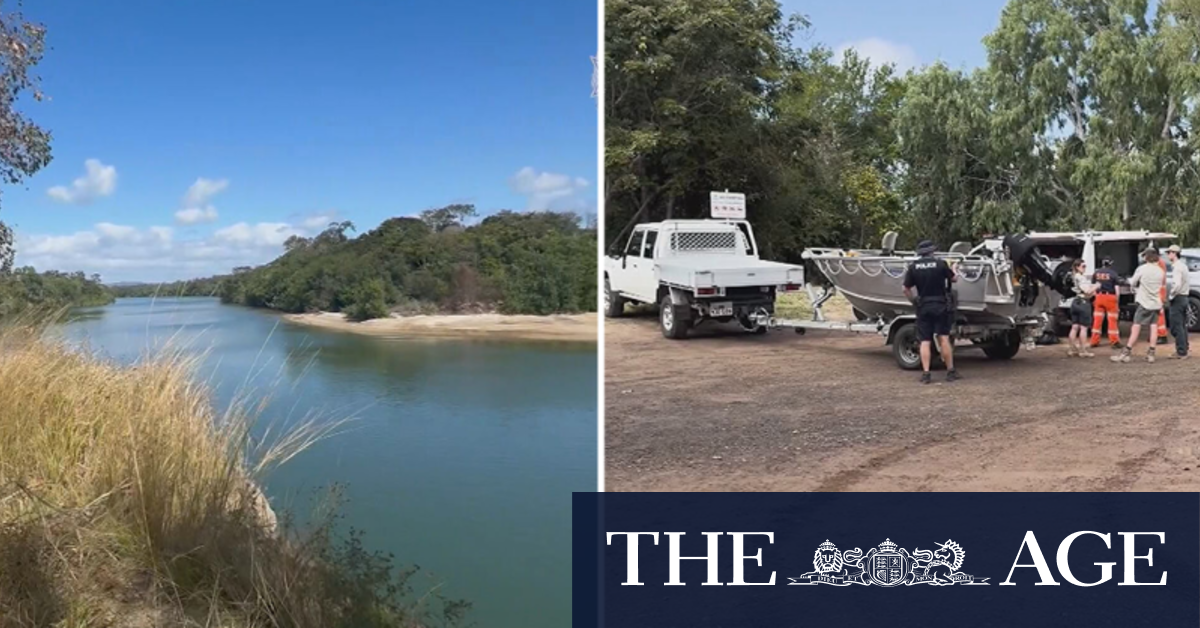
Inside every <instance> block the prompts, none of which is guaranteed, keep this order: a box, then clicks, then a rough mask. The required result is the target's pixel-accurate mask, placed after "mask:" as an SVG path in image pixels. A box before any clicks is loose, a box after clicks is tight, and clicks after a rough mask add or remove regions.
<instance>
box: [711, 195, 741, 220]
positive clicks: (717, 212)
mask: <svg viewBox="0 0 1200 628" xmlns="http://www.w3.org/2000/svg"><path fill="white" fill-rule="evenodd" d="M709 205H710V206H711V211H712V217H713V218H723V219H725V220H745V219H746V195H745V194H742V193H740V192H729V191H725V192H709Z"/></svg>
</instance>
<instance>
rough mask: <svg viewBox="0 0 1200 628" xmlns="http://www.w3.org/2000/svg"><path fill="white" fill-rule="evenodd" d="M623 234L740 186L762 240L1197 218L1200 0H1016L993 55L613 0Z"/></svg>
mask: <svg viewBox="0 0 1200 628" xmlns="http://www.w3.org/2000/svg"><path fill="white" fill-rule="evenodd" d="M606 11H607V22H606V30H605V35H606V38H607V41H606V58H605V71H606V74H605V84H606V94H605V100H604V106H605V107H606V116H605V122H606V129H605V132H606V146H607V151H606V157H605V168H606V176H605V185H606V187H605V197H606V210H605V211H606V237H607V238H608V240H609V242H612V241H613V240H615V239H617V238H620V237H621V236H622V235H623V229H624V228H625V227H627V226H628V225H629V224H631V223H633V222H640V221H646V220H657V219H663V218H672V217H674V218H699V217H706V216H707V215H708V193H709V191H711V190H723V189H729V190H731V191H741V192H745V193H746V195H747V202H748V217H749V218H750V220H751V221H752V222H753V223H754V224H755V226H756V227H757V231H758V233H759V236H760V238H759V239H760V241H761V242H760V243H761V245H762V249H763V253H764V254H765V255H768V256H772V257H775V258H779V259H787V260H797V259H798V258H799V254H800V252H801V251H802V250H803V248H804V247H806V246H814V245H831V244H836V245H841V246H861V245H867V244H870V243H874V242H878V238H879V236H880V235H881V234H882V233H883V232H885V231H888V230H892V229H899V230H900V231H901V233H902V234H903V236H904V239H905V240H906V241H910V242H915V241H916V240H918V239H921V238H925V237H930V238H935V239H938V240H940V241H943V242H947V243H948V242H949V241H953V240H975V239H978V238H979V237H981V236H982V235H984V234H988V233H999V232H1006V231H1022V230H1032V229H1084V228H1089V229H1116V228H1146V229H1168V230H1172V231H1175V232H1176V233H1179V234H1180V235H1182V236H1184V237H1185V238H1188V239H1193V240H1194V239H1196V238H1198V237H1200V157H1198V155H1200V152H1198V149H1200V140H1198V139H1197V136H1196V128H1197V126H1196V125H1197V123H1198V122H1200V0H1163V1H1162V2H1159V3H1157V5H1156V6H1155V7H1154V9H1153V10H1151V9H1150V7H1149V6H1148V3H1147V0H1010V2H1009V3H1008V5H1007V6H1005V7H1004V9H1003V12H1002V14H1001V16H1000V20H999V26H998V27H997V28H996V30H995V31H994V32H993V33H991V34H990V35H988V36H987V37H986V38H984V40H983V42H982V45H983V46H984V47H985V50H986V52H987V63H986V65H985V66H984V67H981V68H977V69H975V70H973V71H969V72H968V71H962V70H955V69H951V68H949V67H947V66H945V65H943V64H940V63H935V64H933V65H930V66H927V67H924V68H921V69H918V70H911V71H909V72H908V73H907V74H905V75H903V76H900V75H897V74H896V73H895V72H894V70H893V69H892V68H890V67H887V66H884V67H877V68H876V67H873V66H872V65H871V64H870V63H869V62H868V61H867V60H866V59H862V58H860V57H858V56H857V55H856V54H855V53H854V52H853V51H852V50H851V51H849V52H847V53H846V54H845V55H844V56H843V57H841V58H835V56H834V54H833V53H832V52H831V51H830V50H829V49H827V48H825V47H823V46H821V45H814V46H811V47H808V48H804V47H803V46H802V45H798V44H797V43H796V42H803V41H805V39H804V38H803V37H797V34H798V33H799V32H801V31H803V30H804V29H806V28H808V26H809V24H808V21H807V20H806V19H805V18H803V17H801V16H793V17H790V18H789V17H787V16H785V15H783V13H782V12H781V10H780V7H779V4H778V2H776V0H616V1H612V2H608V3H606Z"/></svg>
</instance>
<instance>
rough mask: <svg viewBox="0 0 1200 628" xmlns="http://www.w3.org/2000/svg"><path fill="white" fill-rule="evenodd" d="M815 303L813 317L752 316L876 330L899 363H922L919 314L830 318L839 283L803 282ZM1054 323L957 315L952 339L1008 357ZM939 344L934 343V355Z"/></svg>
mask: <svg viewBox="0 0 1200 628" xmlns="http://www.w3.org/2000/svg"><path fill="white" fill-rule="evenodd" d="M804 289H805V291H806V292H807V293H808V297H809V301H810V302H811V303H812V309H813V315H812V319H811V320H805V319H796V318H779V317H776V316H773V315H771V314H770V313H769V312H767V311H766V310H765V309H764V310H759V311H758V312H757V313H755V315H754V317H753V322H754V324H755V325H759V326H762V327H765V328H767V329H789V328H790V329H792V330H794V331H795V332H796V333H797V334H804V333H805V332H806V331H808V330H809V329H819V330H827V331H840V332H849V333H855V334H877V335H880V336H883V337H884V339H885V340H884V344H885V345H890V346H891V347H892V353H893V355H894V356H895V358H896V363H897V364H898V365H899V366H900V368H902V369H905V370H915V369H918V368H920V367H921V355H920V338H919V335H918V332H917V325H916V322H917V316H916V314H915V313H914V314H908V313H906V314H900V315H897V316H895V317H892V318H891V319H885V318H884V317H883V316H878V317H877V318H875V319H873V320H859V321H831V320H829V319H827V318H826V317H825V313H824V311H823V309H822V307H823V306H824V305H825V303H826V302H827V301H829V299H832V298H833V297H834V296H835V295H837V287H836V286H833V285H828V286H825V287H824V288H823V290H822V291H821V292H820V293H819V294H818V293H817V292H816V291H815V290H814V288H813V285H812V284H809V283H806V284H805V286H804ZM1050 324H1051V321H1050V317H1049V316H1048V315H1047V314H1042V315H1040V316H1036V317H1030V318H1028V319H1022V320H1016V319H1012V318H1008V319H1002V320H999V321H997V322H987V323H973V322H969V321H966V320H964V319H962V318H961V317H958V316H955V321H954V324H953V326H952V328H951V330H950V337H951V339H953V340H969V341H971V343H972V344H973V346H974V347H977V348H979V349H982V350H983V352H984V354H986V355H987V356H988V357H989V358H992V359H1000V360H1007V359H1011V358H1013V357H1014V356H1016V355H1017V353H1018V352H1019V351H1020V349H1021V347H1022V346H1024V347H1025V349H1026V350H1027V351H1031V350H1033V349H1034V347H1035V344H1036V338H1037V337H1039V336H1040V335H1041V334H1042V331H1043V330H1044V329H1046V328H1047V327H1048V326H1049V325H1050ZM937 352H938V348H937V345H936V344H935V345H934V354H935V359H936V358H937Z"/></svg>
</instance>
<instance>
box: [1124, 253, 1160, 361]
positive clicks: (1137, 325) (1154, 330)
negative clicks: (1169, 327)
mask: <svg viewBox="0 0 1200 628" xmlns="http://www.w3.org/2000/svg"><path fill="white" fill-rule="evenodd" d="M1142 258H1143V259H1144V260H1145V262H1144V263H1143V264H1142V265H1141V266H1138V269H1137V270H1136V271H1134V273H1133V276H1132V277H1130V278H1129V287H1130V288H1134V289H1135V290H1136V292H1135V293H1134V298H1133V300H1134V301H1136V302H1137V312H1135V313H1134V315H1133V327H1131V328H1129V342H1128V343H1126V345H1125V349H1124V350H1123V351H1121V353H1119V354H1117V355H1114V356H1113V357H1112V361H1113V362H1128V361H1129V360H1130V359H1131V357H1132V356H1133V350H1134V348H1136V347H1137V341H1138V336H1139V335H1141V332H1142V325H1149V326H1150V348H1149V349H1147V350H1146V361H1147V362H1151V363H1153V362H1154V343H1155V341H1156V340H1157V338H1158V315H1159V314H1160V313H1162V308H1163V302H1162V298H1161V297H1160V296H1159V292H1160V291H1161V290H1162V289H1163V286H1165V285H1166V283H1167V273H1166V272H1164V271H1163V269H1162V267H1161V266H1159V265H1158V260H1159V257H1158V251H1156V250H1154V249H1146V250H1145V251H1144V252H1143V253H1142Z"/></svg>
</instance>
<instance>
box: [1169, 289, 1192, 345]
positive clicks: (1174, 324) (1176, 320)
mask: <svg viewBox="0 0 1200 628" xmlns="http://www.w3.org/2000/svg"><path fill="white" fill-rule="evenodd" d="M1168 318H1169V322H1170V324H1171V335H1172V336H1175V353H1178V354H1179V355H1187V353H1188V330H1187V321H1188V296H1187V295H1186V294H1181V295H1179V296H1177V297H1175V298H1173V299H1171V310H1170V312H1169V316H1168Z"/></svg>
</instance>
